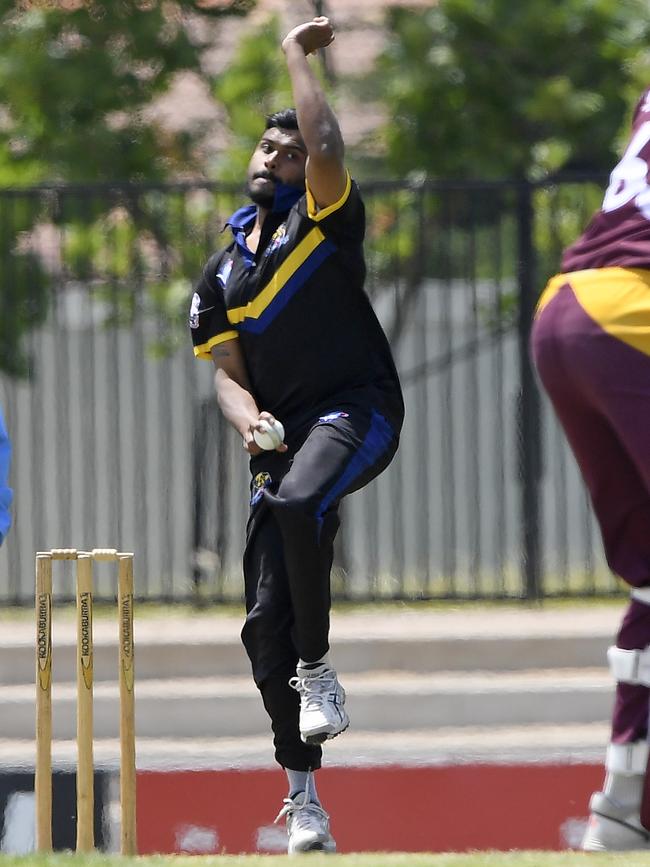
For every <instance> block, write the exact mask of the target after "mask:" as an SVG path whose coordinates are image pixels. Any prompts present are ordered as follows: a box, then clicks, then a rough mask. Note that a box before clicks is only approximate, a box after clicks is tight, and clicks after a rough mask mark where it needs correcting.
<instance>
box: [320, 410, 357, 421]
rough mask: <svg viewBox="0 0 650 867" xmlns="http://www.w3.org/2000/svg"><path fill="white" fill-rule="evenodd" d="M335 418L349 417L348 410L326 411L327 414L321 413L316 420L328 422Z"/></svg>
mask: <svg viewBox="0 0 650 867" xmlns="http://www.w3.org/2000/svg"><path fill="white" fill-rule="evenodd" d="M337 418H350V413H349V412H328V413H327V415H322V416H321V417H320V418H319V419H318V421H319V422H328V421H334V419H337Z"/></svg>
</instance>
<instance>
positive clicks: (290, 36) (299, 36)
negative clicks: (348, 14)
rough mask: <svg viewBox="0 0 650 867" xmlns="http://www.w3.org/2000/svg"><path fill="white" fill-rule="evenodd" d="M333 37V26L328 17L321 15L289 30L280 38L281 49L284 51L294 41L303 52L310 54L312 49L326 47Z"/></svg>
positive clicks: (316, 49)
mask: <svg viewBox="0 0 650 867" xmlns="http://www.w3.org/2000/svg"><path fill="white" fill-rule="evenodd" d="M333 39H334V28H333V27H332V25H331V24H330V21H329V18H325V16H324V15H321V16H320V17H319V18H314V19H313V20H312V21H307V22H306V23H305V24H299V25H298V26H297V27H294V28H293V30H290V31H289V33H287V35H286V36H285V37H284V39H283V40H282V50H283V51H286V50H287V48H288V46H289V45H290V44H291V43H293V42H296V43H297V44H298V45H300V47H301V48H302V50H303V51H304V52H305V54H312V53H313V52H314V51H318V50H319V49H321V48H326V47H327V46H328V45H329V44H330V42H332V41H333Z"/></svg>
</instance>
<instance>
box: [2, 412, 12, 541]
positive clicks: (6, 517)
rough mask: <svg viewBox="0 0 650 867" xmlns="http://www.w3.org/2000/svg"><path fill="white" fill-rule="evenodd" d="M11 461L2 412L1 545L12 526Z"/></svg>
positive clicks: (9, 444) (9, 445)
mask: <svg viewBox="0 0 650 867" xmlns="http://www.w3.org/2000/svg"><path fill="white" fill-rule="evenodd" d="M10 461H11V443H10V442H9V435H8V434H7V430H6V428H5V425H4V420H3V418H2V411H1V410H0V545H2V542H3V541H4V538H5V536H6V535H7V532H8V531H9V527H10V526H11V512H10V507H11V501H12V499H13V492H12V490H11V488H10V487H9V463H10Z"/></svg>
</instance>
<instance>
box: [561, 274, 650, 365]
mask: <svg viewBox="0 0 650 867" xmlns="http://www.w3.org/2000/svg"><path fill="white" fill-rule="evenodd" d="M560 276H561V275H560ZM562 282H563V283H569V284H570V286H571V288H572V289H573V293H574V295H575V296H576V298H577V299H578V302H579V304H580V306H581V307H582V308H583V310H584V311H585V312H586V313H587V314H588V315H589V316H590V317H591V318H592V319H593V320H594V321H595V322H597V323H598V324H599V325H600V327H601V328H602V329H603V330H604V331H606V332H607V333H608V334H611V335H612V336H613V337H616V338H617V339H618V340H621V341H622V342H623V343H627V344H628V346H633V347H634V348H635V349H638V350H639V351H640V352H643V353H644V354H645V355H650V271H648V270H645V269H640V268H638V269H635V268H615V267H614V268H591V269H588V270H586V271H574V272H573V273H571V274H565V275H564V276H563V277H562Z"/></svg>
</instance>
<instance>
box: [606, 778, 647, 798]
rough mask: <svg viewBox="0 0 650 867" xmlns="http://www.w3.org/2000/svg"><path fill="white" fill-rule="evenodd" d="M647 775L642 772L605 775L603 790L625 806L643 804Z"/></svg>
mask: <svg viewBox="0 0 650 867" xmlns="http://www.w3.org/2000/svg"><path fill="white" fill-rule="evenodd" d="M644 782H645V776H643V775H642V774H615V773H612V772H611V771H608V772H607V775H606V776H605V785H604V786H603V791H604V792H605V794H606V795H609V797H610V798H612V799H613V800H614V801H618V803H619V804H622V805H624V806H628V805H629V806H634V807H637V806H638V807H640V806H641V798H642V796H643V786H644Z"/></svg>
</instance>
